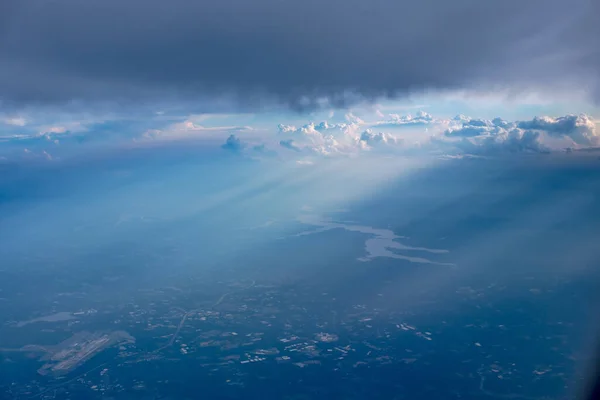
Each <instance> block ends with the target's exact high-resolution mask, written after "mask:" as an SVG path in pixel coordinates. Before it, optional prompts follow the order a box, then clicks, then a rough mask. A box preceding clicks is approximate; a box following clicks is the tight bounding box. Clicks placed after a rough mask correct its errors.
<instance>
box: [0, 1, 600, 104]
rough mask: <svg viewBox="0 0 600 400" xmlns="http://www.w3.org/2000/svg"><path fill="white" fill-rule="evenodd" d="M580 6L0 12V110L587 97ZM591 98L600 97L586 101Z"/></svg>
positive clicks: (121, 5) (42, 6)
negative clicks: (569, 92)
mask: <svg viewBox="0 0 600 400" xmlns="http://www.w3.org/2000/svg"><path fill="white" fill-rule="evenodd" d="M599 8H600V6H599V5H598V2H595V1H591V0H528V1H522V0H488V1H481V0H456V1H452V2H449V1H445V0H404V1H388V0H369V1H366V0H287V1H284V0H255V1H247V0H201V1H194V2H193V1H187V0H172V1H169V2H165V1H158V0H144V1H142V0H129V1H120V0H103V1H98V0H91V1H80V0H54V1H51V2H49V1H35V2H34V1H21V0H4V1H3V2H2V5H1V6H0V99H1V100H2V101H3V103H4V105H5V106H7V105H8V106H11V105H13V106H22V105H23V104H31V103H43V104H48V103H50V104H57V103H62V102H66V101H71V100H83V101H125V100H136V101H139V100H142V101H154V100H156V99H159V98H173V97H175V98H185V99H196V98H198V97H199V96H213V95H215V94H218V95H231V96H233V97H234V98H235V99H237V100H238V101H239V102H240V105H246V106H256V107H260V106H261V105H262V104H263V103H264V101H265V100H264V98H265V96H272V98H273V99H275V100H276V101H281V102H284V103H286V104H288V105H293V106H296V107H310V106H314V105H316V104H318V102H319V101H320V99H322V98H324V97H325V98H328V99H329V100H330V101H331V102H333V103H334V104H342V103H344V102H345V101H348V100H349V99H350V100H351V99H355V95H357V94H358V95H360V96H366V97H375V96H392V95H401V94H404V93H407V92H409V91H412V90H418V89H425V88H432V89H442V90H444V89H455V88H475V89H495V88H520V89H519V90H529V89H537V88H547V89H549V90H552V89H565V88H577V89H588V90H591V91H595V92H596V94H598V95H600V84H599V80H600V79H599V72H598V71H600V54H599V47H600V46H599V41H600V24H598V23H597V21H596V20H595V17H594V16H597V15H599ZM599 98H600V96H599Z"/></svg>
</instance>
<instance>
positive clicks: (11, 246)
mask: <svg viewBox="0 0 600 400" xmlns="http://www.w3.org/2000/svg"><path fill="white" fill-rule="evenodd" d="M599 17H600V2H599V1H598V0H485V1H483V0H453V1H448V0H252V1H250V0H198V1H189V0H169V1H164V0H163V1H159V0H128V1H122V0H85V1H82V0H30V1H24V0H0V259H1V260H8V261H7V262H5V264H6V265H8V266H9V267H11V266H12V267H14V268H13V269H14V270H15V271H21V272H22V273H26V272H27V268H29V267H32V268H33V269H32V271H34V270H35V268H37V266H38V265H39V266H40V268H42V269H44V271H58V269H60V268H61V266H64V265H68V266H79V265H81V266H86V265H87V262H88V261H89V260H90V259H94V260H97V259H100V258H99V257H98V255H107V254H112V253H115V254H116V253H118V252H119V251H122V250H119V249H123V248H124V247H125V248H131V249H133V250H135V251H139V253H135V254H137V255H136V257H137V256H139V257H141V255H142V254H154V253H152V252H150V253H148V251H149V249H151V250H153V251H154V250H156V252H159V250H161V249H163V248H164V247H161V246H162V245H163V244H164V242H165V240H164V239H165V233H167V234H168V235H171V237H174V238H177V239H176V240H177V241H179V242H178V243H176V244H177V245H180V247H178V251H179V252H178V251H175V252H174V254H175V256H177V257H180V259H178V260H176V261H177V262H178V263H180V265H185V266H186V268H188V267H189V268H190V269H189V270H188V271H187V272H189V273H190V274H193V273H194V271H195V270H193V269H192V268H195V267H196V266H197V265H196V261H197V260H202V261H203V262H204V261H206V260H209V259H211V258H212V261H214V260H219V262H220V264H218V265H217V264H215V265H217V266H218V267H219V268H220V267H221V266H222V265H225V264H226V261H227V260H229V259H230V258H231V257H242V256H243V255H247V254H256V253H260V249H261V246H262V245H265V243H269V244H270V245H272V246H274V247H277V245H278V243H280V242H279V241H278V240H279V239H280V238H281V237H283V235H284V234H285V235H287V234H290V232H289V230H291V229H296V228H297V227H298V224H299V222H298V220H297V217H298V215H299V213H301V212H305V211H307V210H308V211H310V212H314V213H315V214H318V213H321V212H322V214H324V215H325V214H327V213H328V212H332V211H333V212H335V211H336V210H338V211H339V210H344V209H353V212H354V213H353V214H352V215H351V216H350V217H348V218H349V219H351V218H354V217H356V218H357V219H360V218H363V220H362V221H359V222H360V224H361V225H360V226H362V225H365V226H366V225H369V226H371V224H372V226H373V227H375V228H377V229H390V230H394V232H395V231H396V230H398V231H399V233H401V234H404V233H405V232H400V231H408V232H409V233H408V234H412V233H414V234H415V236H416V238H415V239H414V240H415V242H412V243H413V244H414V245H415V247H424V246H432V248H434V246H436V244H435V243H436V241H440V240H442V239H443V240H445V242H444V243H448V242H452V244H453V245H454V247H455V248H456V249H457V250H458V251H459V253H458V255H457V256H456V257H455V258H456V259H454V260H453V262H455V261H456V264H457V265H461V267H462V266H465V265H466V266H470V267H465V268H463V269H461V270H460V271H459V272H460V275H458V276H459V278H463V277H466V276H467V275H468V274H471V273H473V272H476V271H499V272H500V273H502V272H503V271H502V268H498V265H499V263H500V262H505V261H506V265H521V264H526V263H529V262H530V261H531V262H532V265H534V266H535V267H536V268H538V267H539V268H538V269H537V270H536V272H537V273H540V274H544V273H545V271H546V269H545V268H554V269H551V272H556V273H559V272H560V274H563V275H564V276H566V277H568V278H577V277H579V278H581V279H582V280H584V281H585V280H586V279H587V278H586V277H585V275H586V274H588V275H589V274H590V270H592V269H593V267H594V266H596V264H595V260H597V259H598V250H597V247H598V246H597V245H596V244H597V242H598V232H597V226H598V221H597V219H598V218H597V217H596V215H597V214H598V213H597V203H598V201H597V200H598V199H597V196H596V195H595V194H594V193H597V192H598V190H597V189H598V187H600V186H599V183H598V182H599V178H598V176H600V175H598V165H599V163H600V23H599V21H598V18H599ZM281 221H283V222H281ZM394 221H395V222H394ZM347 222H348V221H347ZM351 222H352V221H350V222H348V223H351ZM355 222H356V221H355ZM359 222H356V224H359ZM392 222H393V223H395V225H394V226H392V227H390V226H389V224H390V223H392ZM265 226H268V227H270V229H271V228H272V230H268V229H256V230H252V231H251V232H252V233H248V232H250V231H249V229H250V228H253V227H265ZM244 229H248V230H247V231H243V230H244ZM456 229H459V230H460V229H462V230H461V231H459V232H458V233H456V232H455V230H456ZM303 230H304V229H303ZM240 232H241V233H240ZM411 232H412V233H411ZM278 235H279V236H278ZM238 236H240V237H243V240H242V239H240V240H237V241H236V240H235V239H234V238H236V237H238ZM411 240H413V239H411ZM418 240H422V242H420V243H419V242H417V241H418ZM430 242H431V243H430ZM361 243H363V242H361ZM325 245H327V244H326V243H325V244H324V246H325ZM244 246H246V247H247V248H245V247H244ZM345 246H346V243H345V242H344V244H343V246H342V247H340V248H339V249H337V250H339V251H343V252H346V250H347V247H345ZM361 246H362V244H361ZM528 246H529V247H528ZM435 248H437V247H435ZM565 249H566V250H565ZM327 250H328V249H326V250H324V251H323V253H327ZM245 251H247V253H245ZM460 251H462V253H460ZM315 253H316V252H315ZM331 254H334V252H333V250H332V253H331ZM240 255H242V256H240ZM310 255H311V256H313V255H314V256H317V254H310ZM511 256H512V257H515V258H516V259H518V258H519V257H521V256H523V260H525V261H520V260H516V261H518V262H519V263H520V264H519V263H516V264H512V263H513V261H515V260H514V259H510V257H511ZM228 257H230V258H228ZM453 257H454V253H453ZM495 259H498V260H500V261H498V263H496V262H495V261H494V260H495ZM47 260H58V261H57V262H56V263H54V262H47ZM190 260H192V261H194V266H193V267H190V266H189V265H191V264H190ZM332 260H333V261H332V262H335V259H334V258H332ZM245 261H246V258H245V256H244V262H245ZM486 262H487V264H486ZM198 264H202V263H198ZM482 265H483V267H482ZM176 266H177V263H175V262H174V263H173V264H172V265H170V267H172V268H176ZM9 267H4V266H0V272H1V271H2V269H3V268H9ZM34 267H35V268H34ZM102 267H104V266H102ZM46 268H47V269H46ZM131 268H139V269H132V271H135V274H134V273H133V272H132V273H131V274H132V275H136V276H135V278H136V279H137V278H138V277H141V276H146V275H149V274H150V272H149V271H148V270H147V269H145V266H144V265H142V263H139V265H137V264H136V265H132V266H131ZM282 270H285V268H283V269H282ZM99 271H100V272H98V276H103V275H102V273H104V272H102V271H103V270H99ZM157 271H158V270H157ZM283 272H285V271H283ZM309 272H310V271H309ZM321 272H322V271H318V273H321ZM163 273H164V272H163V271H162V270H161V271H159V272H157V276H161V275H160V274H163ZM311 273H312V272H311ZM315 276H316V275H315ZM590 276H591V275H590ZM594 276H595V275H594ZM442 278H443V279H440V282H435V284H436V285H437V284H439V285H442V284H444V283H445V280H444V279H445V278H444V277H442ZM426 283H427V282H426ZM429 283H431V282H429ZM431 284H432V285H433V283H431ZM413 286H414V287H415V288H417V287H420V286H418V285H413ZM132 287H133V286H132ZM132 290H133V289H132ZM586 304H592V303H591V302H586Z"/></svg>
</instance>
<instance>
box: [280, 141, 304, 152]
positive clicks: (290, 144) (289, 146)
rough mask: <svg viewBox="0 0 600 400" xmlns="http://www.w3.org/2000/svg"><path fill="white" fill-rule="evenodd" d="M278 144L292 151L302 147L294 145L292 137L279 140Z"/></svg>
mask: <svg viewBox="0 0 600 400" xmlns="http://www.w3.org/2000/svg"><path fill="white" fill-rule="evenodd" d="M279 145H280V146H281V147H284V148H286V149H289V150H293V151H297V152H300V151H302V149H300V148H299V147H298V146H296V144H295V143H294V140H293V139H287V140H280V141H279Z"/></svg>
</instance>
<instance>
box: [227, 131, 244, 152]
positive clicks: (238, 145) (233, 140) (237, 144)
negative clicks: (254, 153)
mask: <svg viewBox="0 0 600 400" xmlns="http://www.w3.org/2000/svg"><path fill="white" fill-rule="evenodd" d="M221 148H222V149H224V150H229V151H233V152H236V153H237V152H240V151H242V150H244V149H245V148H246V144H245V143H243V142H242V141H241V139H240V138H238V137H237V136H235V135H229V137H228V138H227V140H226V141H225V143H224V144H223V145H222V146H221Z"/></svg>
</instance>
